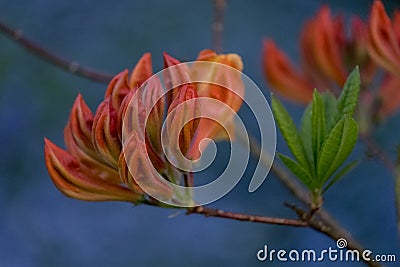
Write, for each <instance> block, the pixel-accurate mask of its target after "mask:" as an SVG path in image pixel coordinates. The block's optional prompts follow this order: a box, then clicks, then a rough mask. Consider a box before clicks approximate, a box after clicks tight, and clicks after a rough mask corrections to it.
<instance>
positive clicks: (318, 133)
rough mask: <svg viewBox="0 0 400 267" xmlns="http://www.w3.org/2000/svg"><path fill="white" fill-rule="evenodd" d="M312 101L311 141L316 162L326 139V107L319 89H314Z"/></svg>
mask: <svg viewBox="0 0 400 267" xmlns="http://www.w3.org/2000/svg"><path fill="white" fill-rule="evenodd" d="M312 103H313V104H312V114H311V128H312V130H311V141H312V151H313V155H314V162H317V160H318V155H319V151H320V149H321V146H322V143H323V142H324V140H325V108H324V102H323V101H322V97H321V95H320V94H319V93H318V91H317V90H314V93H313V102H312Z"/></svg>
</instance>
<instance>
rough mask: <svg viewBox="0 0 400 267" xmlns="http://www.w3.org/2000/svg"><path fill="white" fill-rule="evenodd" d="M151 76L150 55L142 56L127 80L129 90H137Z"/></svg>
mask: <svg viewBox="0 0 400 267" xmlns="http://www.w3.org/2000/svg"><path fill="white" fill-rule="evenodd" d="M152 75H153V67H152V65H151V54H150V53H146V54H144V55H143V56H142V57H141V58H140V59H139V61H138V63H137V64H136V66H135V68H134V69H133V71H132V74H131V78H130V80H129V87H130V88H131V89H135V88H139V87H140V86H141V85H142V84H143V83H144V82H145V81H146V80H147V79H148V78H150V77H151V76H152Z"/></svg>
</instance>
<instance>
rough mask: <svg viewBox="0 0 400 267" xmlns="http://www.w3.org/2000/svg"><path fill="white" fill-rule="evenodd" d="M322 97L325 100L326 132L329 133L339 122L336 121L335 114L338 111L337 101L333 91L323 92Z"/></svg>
mask: <svg viewBox="0 0 400 267" xmlns="http://www.w3.org/2000/svg"><path fill="white" fill-rule="evenodd" d="M321 97H322V100H323V101H324V108H325V125H326V132H327V133H329V132H330V131H331V130H332V127H333V126H334V125H335V123H336V122H337V121H336V122H335V114H337V112H338V110H337V107H336V103H337V101H336V97H335V96H334V95H333V94H332V93H331V92H324V93H322V94H321Z"/></svg>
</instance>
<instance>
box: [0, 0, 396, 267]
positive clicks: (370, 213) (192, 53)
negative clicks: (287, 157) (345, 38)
mask: <svg viewBox="0 0 400 267" xmlns="http://www.w3.org/2000/svg"><path fill="white" fill-rule="evenodd" d="M384 2H385V5H386V8H387V10H388V11H389V12H391V10H393V9H394V7H395V6H396V5H399V2H397V1H384ZM323 3H329V4H330V5H331V7H332V9H333V11H334V12H342V13H343V14H345V15H349V14H350V13H357V14H359V15H361V16H362V17H364V18H366V16H367V14H368V11H369V8H370V5H371V1H347V0H341V1H317V0H314V1H296V0H280V1H261V0H257V1H246V2H245V1H228V6H227V8H226V13H225V30H224V34H223V50H224V52H236V53H238V54H240V55H241V56H242V58H243V61H244V64H245V69H244V71H245V73H246V74H247V75H248V76H250V77H251V78H252V79H253V80H254V81H255V82H256V83H257V84H258V85H259V86H260V87H262V88H264V89H265V94H266V95H268V94H269V88H268V86H267V85H266V84H265V82H264V79H263V77H262V70H261V47H262V40H263V38H264V37H266V36H270V37H272V38H274V39H275V40H276V42H277V43H278V45H279V46H280V47H282V49H283V50H285V51H286V52H288V54H289V55H290V56H291V57H292V58H294V59H295V60H298V58H299V54H298V52H299V51H298V37H299V33H300V29H301V25H302V23H303V22H304V20H305V19H306V18H307V17H309V16H312V15H314V14H315V12H316V11H317V9H318V8H319V7H320V6H321V5H322V4H323ZM399 6H400V5H399ZM212 18H213V6H212V2H211V1H190V2H189V1H161V0H159V1H154V0H148V1H127V0H121V1H114V2H113V3H111V2H110V1H109V2H107V1H75V0H74V1H71V0H69V1H67V0H64V1H50V0H32V1H22V0H14V1H0V19H1V20H3V21H4V22H6V23H9V24H10V25H12V26H14V27H17V28H21V29H23V30H24V33H25V34H26V36H28V37H30V38H32V39H34V40H36V41H38V42H39V43H41V44H42V45H43V46H45V47H47V48H49V49H50V50H53V51H56V52H58V53H59V54H61V55H63V56H65V57H67V58H70V59H74V60H77V61H79V62H80V63H81V64H83V65H89V66H92V67H94V68H96V69H98V70H103V71H108V72H110V73H117V72H119V71H120V70H122V69H125V68H129V69H131V68H132V67H133V66H134V64H135V62H136V61H137V60H138V59H139V58H140V56H141V55H142V54H143V53H144V52H151V53H152V55H153V63H154V70H156V71H158V70H160V69H161V67H162V57H161V56H162V52H163V51H167V52H168V53H170V54H171V55H173V56H176V57H178V58H180V59H188V60H189V59H194V58H195V57H196V55H197V53H198V52H199V51H200V50H202V49H204V48H208V47H210V46H211V24H212ZM105 89H106V85H105V84H99V83H94V82H90V81H88V80H85V79H83V78H80V77H77V76H74V75H72V74H69V73H67V72H64V71H63V70H60V69H58V68H56V67H54V66H52V65H49V64H47V63H45V62H43V61H42V60H40V59H38V58H36V57H35V56H33V55H31V54H29V53H28V52H26V51H25V50H23V49H22V48H21V47H19V46H18V45H16V44H15V43H13V42H12V41H10V40H9V39H7V38H5V37H4V36H1V35H0V125H1V127H0V143H1V146H0V148H1V153H0V211H1V214H0V266H1V267H3V266H16V267H18V266H181V265H183V266H189V265H190V266H204V265H207V266H225V265H229V266H263V265H268V266H278V265H281V264H283V263H277V262H274V263H266V262H264V263H260V262H258V261H257V258H256V252H257V251H258V250H259V249H261V248H262V247H263V246H264V244H268V246H269V247H270V248H274V249H280V248H283V249H292V248H298V249H307V248H315V249H321V250H322V249H325V248H327V247H328V246H332V247H336V245H335V242H334V241H333V240H331V239H329V238H327V237H325V236H323V235H321V234H319V233H317V232H315V231H313V230H309V229H297V228H290V227H282V226H273V225H261V224H254V223H245V222H236V221H231V220H224V219H217V218H204V217H201V216H198V215H191V216H185V214H184V212H180V213H176V211H175V210H168V209H160V208H154V207H148V206H138V207H132V206H131V205H130V204H127V203H89V202H82V201H78V200H74V199H69V198H66V197H65V196H64V195H62V194H61V193H60V192H59V191H57V189H56V188H55V186H54V185H53V184H52V182H51V180H50V178H49V176H48V173H47V170H46V168H45V165H44V159H43V137H48V138H50V139H51V140H52V141H54V142H55V143H57V144H59V145H62V144H63V136H62V134H63V128H64V126H65V124H66V121H67V119H68V114H69V111H70V108H71V106H72V104H73V101H74V99H75V97H76V96H77V94H78V93H79V92H80V93H82V94H83V96H84V98H85V100H86V101H87V103H88V104H89V106H90V107H91V108H92V109H93V110H94V109H95V108H96V106H97V104H98V103H99V102H100V101H101V99H102V97H103V94H104V92H105ZM287 104H288V105H289V106H290V110H291V112H292V113H293V115H294V116H296V117H297V118H298V117H299V116H300V115H299V114H300V112H301V110H302V109H301V107H298V106H293V105H290V104H289V103H287ZM398 121H399V116H395V117H393V118H392V119H390V120H389V121H388V122H387V123H386V124H383V125H382V126H381V127H380V128H379V129H377V131H376V138H377V140H378V142H380V143H381V144H382V145H383V146H384V147H385V148H386V149H388V151H389V152H390V153H391V154H392V155H394V153H395V148H394V145H396V144H398V143H399V139H398V133H399V130H400V123H399V122H398ZM388 125H390V128H389V126H388ZM278 138H279V139H278V150H280V151H284V152H285V151H286V147H285V146H284V144H283V140H282V138H280V136H278ZM364 150H365V148H364V147H363V146H362V144H359V146H358V147H357V149H356V151H355V152H354V153H353V156H354V157H358V156H361V155H362V154H363V152H364ZM220 153H223V152H222V151H220ZM214 169H215V171H216V172H217V171H218V166H214ZM210 171H211V172H212V171H214V170H213V169H211V170H210ZM248 183H249V178H248V177H247V178H246V177H244V178H243V179H242V180H241V182H240V183H239V185H238V186H237V187H236V188H235V189H234V190H233V191H232V192H231V193H230V194H228V195H227V196H225V197H224V198H222V199H221V200H219V201H217V202H216V203H214V204H213V205H212V206H213V207H218V208H222V209H225V210H233V211H237V212H248V213H257V214H264V215H270V216H284V217H294V214H293V213H292V212H291V211H290V210H288V209H287V208H285V207H283V202H284V201H290V202H296V200H295V199H294V198H293V197H292V196H291V195H290V194H289V193H288V191H287V190H286V189H285V188H284V187H283V186H282V185H281V184H280V182H279V181H278V180H277V179H276V178H275V177H274V176H273V175H270V176H269V178H268V179H267V180H266V181H265V182H264V184H263V185H262V187H261V188H260V189H259V190H258V191H256V192H255V193H252V194H250V193H248V192H247V187H248ZM325 204H326V208H327V209H328V210H329V211H331V212H332V214H333V215H334V216H335V217H336V218H337V219H338V220H339V221H340V222H341V223H342V224H343V225H344V226H345V227H346V228H347V229H349V231H350V232H351V233H352V235H353V236H354V237H355V238H356V239H358V240H359V241H360V242H362V243H363V244H364V245H365V246H366V247H367V248H369V249H371V250H373V251H374V252H376V253H397V258H398V260H399V257H400V255H399V243H398V237H397V234H396V225H395V212H394V193H393V179H392V177H391V175H390V173H389V172H388V171H387V170H386V169H384V168H383V167H382V166H381V164H379V163H376V162H375V161H368V160H366V161H363V162H362V163H361V164H360V165H359V166H358V168H356V170H354V171H353V172H352V173H351V174H350V175H348V176H347V177H345V178H344V179H343V180H342V181H340V182H339V183H338V184H337V185H336V186H335V187H333V188H332V189H331V190H330V192H328V193H327V195H326V203H325ZM283 265H293V266H294V265H295V266H313V264H311V263H296V264H294V263H291V264H283ZM315 265H316V264H315ZM323 265H324V266H343V265H344V263H340V262H337V263H332V262H325V263H323ZM346 266H363V264H361V263H348V264H347V265H346ZM392 266H395V264H393V265H392ZM397 266H398V265H397Z"/></svg>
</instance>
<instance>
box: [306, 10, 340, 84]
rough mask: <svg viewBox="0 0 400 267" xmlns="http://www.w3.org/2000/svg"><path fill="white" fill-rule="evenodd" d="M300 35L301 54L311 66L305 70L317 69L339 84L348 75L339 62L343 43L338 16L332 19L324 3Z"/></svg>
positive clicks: (320, 73) (310, 71)
mask: <svg viewBox="0 0 400 267" xmlns="http://www.w3.org/2000/svg"><path fill="white" fill-rule="evenodd" d="M301 38H302V40H301V44H302V55H303V56H304V61H305V64H306V67H307V68H310V69H309V70H306V71H307V73H308V74H310V75H314V74H313V73H315V72H317V73H319V75H323V76H325V77H326V78H324V79H327V78H328V79H331V80H334V81H335V82H336V83H337V84H338V85H339V86H340V87H341V86H342V85H343V84H344V82H345V81H346V77H347V72H346V69H345V67H344V65H343V62H342V60H343V59H344V55H343V50H344V49H345V45H346V44H345V37H344V31H343V23H342V19H341V17H336V18H335V19H333V18H332V16H331V13H330V9H329V7H327V6H323V7H322V8H321V9H320V11H319V12H318V14H317V16H316V18H314V19H312V20H310V21H309V22H308V23H307V24H306V26H305V27H304V30H303V33H302V37H301ZM320 78H322V77H320ZM321 89H325V88H321Z"/></svg>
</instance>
